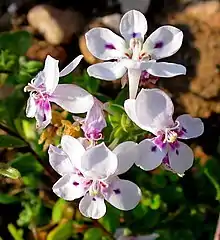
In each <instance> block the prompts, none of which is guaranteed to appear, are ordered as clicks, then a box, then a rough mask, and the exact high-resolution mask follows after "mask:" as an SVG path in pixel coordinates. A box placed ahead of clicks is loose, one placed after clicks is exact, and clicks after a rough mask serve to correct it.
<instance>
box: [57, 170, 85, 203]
mask: <svg viewBox="0 0 220 240" xmlns="http://www.w3.org/2000/svg"><path fill="white" fill-rule="evenodd" d="M82 180H83V177H81V176H79V175H77V174H66V175H65V176H63V177H62V178H60V179H59V180H58V181H57V182H56V183H55V184H54V185H53V192H54V193H55V194H56V195H57V196H58V197H60V198H63V199H65V200H68V201H72V200H75V199H77V198H80V197H82V196H83V195H84V194H85V192H86V191H87V190H88V189H86V188H85V187H84V185H83V181H82Z"/></svg>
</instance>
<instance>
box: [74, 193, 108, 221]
mask: <svg viewBox="0 0 220 240" xmlns="http://www.w3.org/2000/svg"><path fill="white" fill-rule="evenodd" d="M79 211H80V212H81V213H82V215H83V216H85V217H89V218H93V219H99V218H101V217H103V216H104V215H105V213H106V206H105V202H104V199H103V198H99V197H92V196H90V195H89V194H86V195H85V196H84V197H83V198H82V200H81V201H80V203H79Z"/></svg>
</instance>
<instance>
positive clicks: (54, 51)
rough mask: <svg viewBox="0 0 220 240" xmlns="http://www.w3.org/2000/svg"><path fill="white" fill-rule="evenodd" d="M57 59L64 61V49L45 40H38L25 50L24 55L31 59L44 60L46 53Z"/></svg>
mask: <svg viewBox="0 0 220 240" xmlns="http://www.w3.org/2000/svg"><path fill="white" fill-rule="evenodd" d="M48 54H49V55H51V56H52V57H54V58H56V59H58V60H59V61H60V62H61V64H62V63H64V62H65V60H66V58H67V54H66V51H65V50H64V48H63V47H61V46H53V45H50V44H48V43H47V42H45V41H39V42H36V43H34V44H33V45H32V46H31V47H30V48H29V49H28V51H27V53H26V56H27V57H28V58H30V59H32V60H39V61H44V60H45V58H46V56H47V55H48Z"/></svg>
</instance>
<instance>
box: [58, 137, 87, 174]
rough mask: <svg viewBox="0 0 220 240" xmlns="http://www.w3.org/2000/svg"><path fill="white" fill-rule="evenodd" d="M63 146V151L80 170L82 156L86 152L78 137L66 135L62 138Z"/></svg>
mask: <svg viewBox="0 0 220 240" xmlns="http://www.w3.org/2000/svg"><path fill="white" fill-rule="evenodd" d="M61 146H62V149H63V151H64V152H65V153H66V154H67V155H68V157H69V159H70V161H71V162H72V165H73V166H74V167H76V168H77V169H79V170H80V169H81V161H82V160H81V158H82V156H83V154H84V153H85V149H84V147H83V145H82V144H81V143H80V142H79V141H78V140H77V139H76V138H73V137H71V136H68V135H65V136H63V137H62V138H61Z"/></svg>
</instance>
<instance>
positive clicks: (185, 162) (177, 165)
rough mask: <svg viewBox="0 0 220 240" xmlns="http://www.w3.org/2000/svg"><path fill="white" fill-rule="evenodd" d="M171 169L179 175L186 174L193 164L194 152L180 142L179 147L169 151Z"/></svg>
mask: <svg viewBox="0 0 220 240" xmlns="http://www.w3.org/2000/svg"><path fill="white" fill-rule="evenodd" d="M168 156H169V162H170V167H171V168H172V169H173V170H174V171H176V172H177V173H180V174H182V173H184V172H185V171H186V170H188V169H189V168H190V167H191V166H192V164H193V159H194V156H193V151H192V149H191V148H190V147H189V146H187V145H186V144H185V143H182V142H179V147H178V148H176V149H174V150H171V149H170V151H168Z"/></svg>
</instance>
